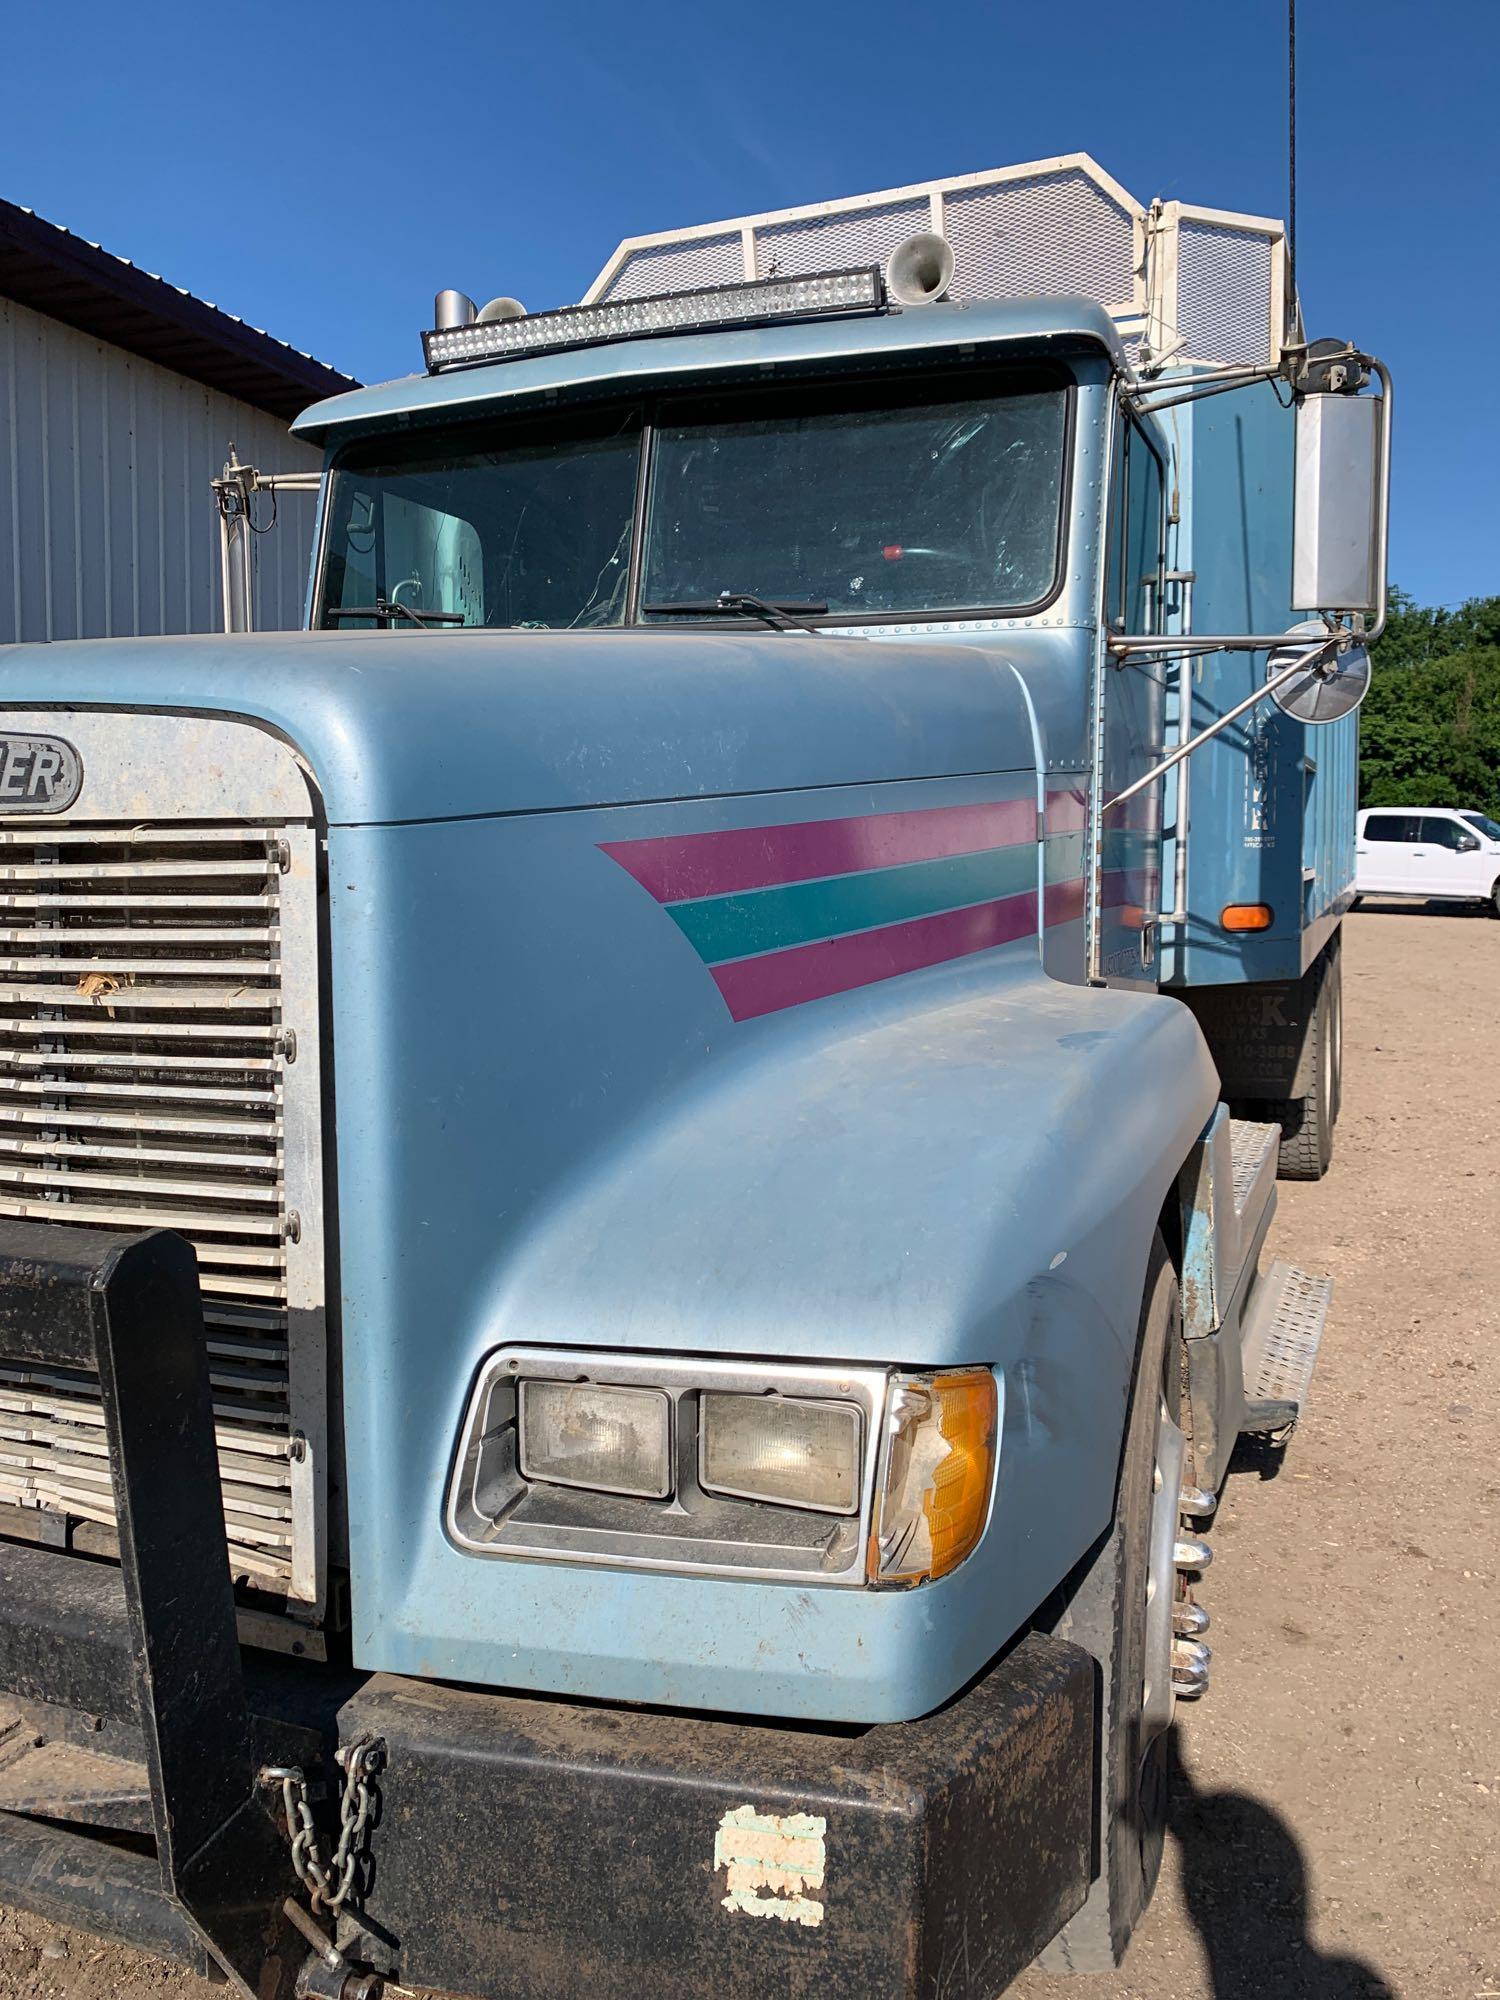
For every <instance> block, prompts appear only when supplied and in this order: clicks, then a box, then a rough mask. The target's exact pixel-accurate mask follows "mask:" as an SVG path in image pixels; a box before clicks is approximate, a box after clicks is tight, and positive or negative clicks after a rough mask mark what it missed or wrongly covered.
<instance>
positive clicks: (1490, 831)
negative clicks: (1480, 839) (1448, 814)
mask: <svg viewBox="0 0 1500 2000" xmlns="http://www.w3.org/2000/svg"><path fill="white" fill-rule="evenodd" d="M1459 818H1460V819H1466V820H1467V821H1468V822H1469V824H1470V826H1473V827H1477V828H1478V829H1479V831H1480V832H1481V833H1482V834H1483V835H1484V837H1485V839H1486V840H1500V826H1497V825H1496V824H1495V822H1494V821H1493V820H1492V819H1491V818H1490V817H1489V815H1488V814H1487V813H1460V814H1459Z"/></svg>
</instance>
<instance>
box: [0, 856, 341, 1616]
mask: <svg viewBox="0 0 1500 2000" xmlns="http://www.w3.org/2000/svg"><path fill="white" fill-rule="evenodd" d="M312 838H313V836H312V833H311V829H310V828H308V827H306V826H277V825H254V826H250V825H226V824H224V823H222V822H221V823H218V824H214V825H187V824H181V823H173V824H170V825H147V826H140V825H137V826H125V825H120V824H99V823H94V824H87V825H84V824H79V823H77V822H73V823H70V824H67V825H58V824H53V825H49V826H45V827H42V826H37V825H36V823H35V822H32V823H30V824H26V825H15V824H12V825H11V826H10V827H8V828H3V829H0V1216H28V1217H31V1218H33V1219H35V1220H43V1221H45V1220H48V1219H51V1220H56V1221H66V1222H68V1223H70V1224H74V1225H79V1224H82V1225H90V1224H92V1225H95V1226H98V1227H100V1228H111V1229H120V1228H127V1229H128V1228H145V1227H151V1226H157V1227H164V1228H170V1229H176V1230H179V1231H181V1233H182V1234H183V1235H185V1236H187V1237H188V1238H189V1239H190V1240H191V1241H192V1243H193V1244H194V1245H195V1247H196V1249H197V1254H198V1265H199V1274H200V1282H201V1285H202V1290H203V1300H204V1308H205V1316H206V1320H207V1327H208V1344H209V1357H210V1376H211V1381H212V1386H213V1395H214V1410H215V1417H216V1422H217V1435H218V1445H219V1459H220V1467H221V1470H222V1475H223V1482H224V1510H225V1520H226V1524H227V1528H228V1537H229V1545H230V1555H231V1563H232V1567H233V1569H234V1571H235V1573H236V1575H238V1576H240V1577H243V1578H245V1579H247V1580H248V1581H250V1582H252V1583H254V1584H256V1585H259V1586H260V1587H261V1588H264V1589H270V1590H273V1591H275V1592H277V1593H278V1594H280V1593H288V1594H294V1595H302V1596H311V1595H313V1594H314V1591H315V1588H316V1584H315V1581H314V1580H313V1579H312V1578H311V1576H310V1573H309V1568H308V1563H307V1561H306V1560H302V1561H300V1562H299V1561H298V1556H299V1553H305V1552H299V1551H298V1550H297V1549H295V1548H294V1543H295V1541H296V1533H295V1527H296V1524H295V1521H294V1515H295V1514H296V1512H297V1501H296V1494H295V1491H294V1489H295V1486H296V1467H297V1463H298V1461H299V1459H300V1458H302V1457H303V1456H304V1455H305V1452H306V1449H307V1444H306V1439H305V1437H304V1436H302V1435H301V1434H299V1432H298V1429H297V1426H296V1424H295V1423H294V1411H293V1403H294V1395H293V1387H294V1380H293V1378H294V1370H293V1367H292V1363H291V1358H290V1356H291V1333H290V1329H291V1324H292V1317H293V1313H294V1310H295V1308H296V1306H297V1304H298V1301H297V1298H296V1296H295V1293H296V1285H295V1283H294V1280H293V1274H292V1273H291V1272H289V1259H291V1258H294V1257H295V1255H296V1249H295V1244H296V1239H297V1238H298V1236H299V1235H300V1218H299V1216H298V1215H297V1213H296V1211H295V1209H294V1207H293V1205H292V1202H291V1201H290V1200H289V1194H288V1175H287V1155H288V1144H287V1116H286V1112H287V1093H288V1079H289V1077H295V1071H294V1069H293V1065H294V1063H295V1060H296V1056H297V1049H296V1041H295V1032H294V1031H293V1030H291V1029H290V1028H289V1024H288V1021H287V1019H286V1005H285V1001H286V993H285V988H286V976H285V975H286V974H287V972H288V969H289V966H290V963H291V957H292V954H291V951H290V949H289V947H290V944H291V942H292V940H293V939H296V940H299V941H300V942H299V949H300V950H302V951H304V952H306V953H309V954H311V955H312V956H313V958H314V960H315V955H316V934H315V930H314V928H313V923H312V915H313V912H312V908H311V904H310V903H309V902H308V897H309V896H315V887H313V886H311V885H313V884H314V883H315V875H314V870H313V867H312V859H313V855H312ZM294 859H295V862H296V868H295V877H294V874H293V867H294ZM294 900H296V901H298V903H299V907H298V908H297V909H296V910H295V911H293V910H290V909H289V907H288V905H289V903H290V902H292V901H294ZM289 920H290V924H289ZM315 974H316V966H315V963H313V964H309V965H304V966H303V967H302V979H303V982H304V986H305V988H306V990H309V991H311V992H313V993H314V994H315V992H316V983H315ZM313 1012H314V1016H315V1012H316V1009H315V1005H314V1008H313ZM312 1039H313V1041H314V1044H315V1041H316V1030H315V1026H314V1029H313V1036H312ZM311 1053H312V1054H313V1058H314V1065H315V1060H316V1052H315V1046H314V1049H313V1050H312V1052H311ZM299 1081H300V1080H299ZM307 1082H309V1083H312V1084H314V1086H315V1082H316V1079H315V1077H309V1078H308V1079H307ZM297 1151H298V1157H299V1159H302V1160H303V1163H304V1165H305V1158H304V1156H305V1155H307V1154H309V1153H311V1154H312V1155H313V1156H314V1157H315V1154H316V1148H315V1146H312V1147H308V1146H305V1145H301V1144H299V1146H298V1149H297ZM293 1193H294V1194H295V1193H296V1190H295V1189H294V1190H293ZM299 1198H302V1199H307V1200H309V1201H310V1202H311V1204H312V1205H313V1206H316V1195H307V1194H304V1195H302V1196H301V1197H299ZM317 1365H318V1369H319V1371H321V1368H322V1365H323V1363H322V1357H321V1355H319V1357H318V1364H317ZM0 1501H8V1502H10V1503H12V1504H19V1505H21V1506H32V1507H41V1508H46V1509H49V1510H51V1511H53V1512H57V1513H62V1514H67V1515H71V1516H73V1517H75V1518H76V1519H80V1520H83V1521H89V1522H96V1523H103V1524H106V1525H112V1524H113V1520H114V1508H113V1494H112V1489H111V1484H110V1470H109V1456H108V1449H107V1445H106V1442H105V1436H104V1425H103V1413H102V1410H101V1408H100V1406H99V1402H98V1397H97V1391H96V1385H95V1384H94V1382H93V1380H92V1379H91V1378H90V1377H89V1376H88V1375H87V1374H85V1373H81V1372H75V1371H69V1370H56V1369H52V1370H40V1369H29V1370H18V1369H14V1368H4V1369H0Z"/></svg>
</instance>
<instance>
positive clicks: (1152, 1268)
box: [1037, 1232, 1183, 1972]
mask: <svg viewBox="0 0 1500 2000" xmlns="http://www.w3.org/2000/svg"><path fill="white" fill-rule="evenodd" d="M1181 1346H1182V1315H1181V1308H1180V1302H1179V1298H1178V1291H1177V1276H1176V1273H1175V1272H1174V1271H1173V1269H1172V1264H1171V1260H1170V1258H1169V1257H1168V1255H1167V1249H1166V1245H1165V1244H1164V1243H1163V1241H1162V1239H1161V1235H1160V1233H1159V1232H1158V1234H1157V1235H1156V1236H1155V1238H1154V1239H1153V1241H1152V1245H1151V1261H1150V1263H1149V1265H1148V1266H1147V1271H1146V1289H1145V1297H1144V1299H1143V1301H1142V1305H1141V1317H1140V1340H1139V1348H1138V1359H1137V1362H1136V1382H1135V1390H1134V1392H1133V1394H1132V1396H1131V1401H1130V1416H1129V1419H1128V1422H1127V1426H1126V1433H1125V1450H1124V1455H1123V1458H1122V1460H1121V1465H1120V1485H1119V1493H1118V1498H1117V1500H1116V1504H1115V1519H1114V1525H1113V1527H1112V1528H1111V1529H1110V1532H1109V1535H1108V1537H1107V1538H1106V1539H1105V1541H1104V1542H1103V1543H1102V1544H1101V1546H1100V1547H1099V1549H1098V1551H1097V1552H1096V1554H1095V1555H1094V1557H1093V1558H1092V1560H1091V1561H1090V1563H1089V1566H1088V1568H1087V1570H1086V1572H1085V1574H1084V1577H1083V1581H1082V1582H1081V1583H1080V1584H1079V1585H1078V1587H1077V1589H1076V1590H1075V1591H1074V1592H1073V1595H1072V1597H1071V1598H1070V1600H1069V1602H1068V1604H1067V1606H1066V1608H1065V1610H1064V1611H1063V1613H1062V1615H1061V1617H1060V1618H1059V1619H1058V1620H1057V1621H1056V1623H1055V1624H1054V1626H1053V1630H1054V1631H1055V1632H1056V1634H1057V1636H1058V1637H1059V1638H1060V1639H1071V1640H1072V1641H1073V1643H1074V1644H1075V1645H1078V1646H1082V1647H1083V1648H1084V1650H1085V1651H1086V1652H1090V1653H1092V1654H1093V1656H1094V1658H1095V1659H1096V1660H1097V1661H1098V1662H1099V1671H1100V1708H1101V1713H1100V1757H1099V1769H1098V1772H1097V1779H1098V1784H1099V1792H1100V1797H1099V1805H1098V1812H1099V1820H1098V1825H1099V1829H1100V1841H1099V1873H1098V1876H1097V1877H1096V1879H1095V1881H1094V1884H1093V1886H1092V1888H1091V1889H1090V1890H1089V1894H1088V1900H1087V1902H1085V1904H1084V1906H1083V1908H1082V1909H1081V1910H1080V1911H1079V1912H1078V1914H1077V1915H1076V1916H1075V1917H1073V1918H1071V1919H1070V1920H1069V1921H1068V1923H1067V1924H1065V1925H1064V1927H1063V1928H1062V1930H1061V1931H1059V1933H1058V1935H1057V1936H1056V1937H1055V1938H1054V1939H1053V1940H1052V1942H1051V1944H1050V1945H1048V1946H1047V1948H1046V1949H1045V1951H1043V1953H1042V1955H1041V1957H1040V1958H1039V1959H1038V1961H1037V1963H1038V1965H1039V1966H1041V1967H1042V1968H1043V1969H1044V1970H1045V1971H1048V1972H1108V1971H1111V1970H1113V1968H1114V1967H1115V1966H1116V1965H1118V1964H1119V1963H1120V1960H1121V1959H1122V1958H1123V1957H1124V1955H1125V1947H1126V1945H1127V1944H1128V1943H1129V1942H1130V1936H1131V1932H1132V1931H1133V1930H1134V1929H1135V1926H1136V1924H1137V1922H1138V1921H1139V1919H1140V1917H1141V1915H1142V1914H1143V1912H1144V1911H1145V1908H1146V1905H1147V1904H1148V1903H1149V1902H1150V1900H1151V1895H1152V1891H1153V1890H1154V1889H1155V1887H1156V1878H1157V1874H1158V1872H1159V1870H1160V1868H1161V1856H1162V1846H1163V1842H1164V1839H1165V1835H1166V1826H1167V1788H1168V1776H1169V1769H1170V1761H1169V1760H1170V1750H1169V1745H1170V1740H1171V1739H1170V1735H1169V1733H1168V1732H1167V1730H1166V1729H1165V1728H1163V1729H1161V1730H1159V1731H1158V1732H1157V1733H1155V1734H1154V1735H1152V1736H1151V1737H1150V1738H1149V1739H1148V1740H1143V1739H1145V1736H1146V1732H1145V1729H1144V1727H1143V1706H1144V1689H1145V1678H1146V1591H1147V1582H1148V1556H1149V1542H1150V1534H1151V1521H1152V1511H1153V1503H1154V1502H1155V1501H1156V1468H1157V1457H1158V1444H1159V1438H1160V1435H1161V1431H1162V1427H1163V1422H1164V1420H1165V1421H1166V1422H1169V1423H1170V1424H1171V1425H1172V1426H1173V1427H1174V1428H1175V1426H1176V1423H1177V1420H1178V1418H1179V1416H1180V1410H1181V1396H1182V1376H1183V1367H1182V1354H1181ZM1180 1485H1181V1481H1180V1478H1179V1480H1178V1487H1179V1490H1180ZM1176 1499H1177V1495H1176V1494H1175V1493H1174V1494H1171V1495H1169V1496H1168V1499H1167V1501H1166V1503H1165V1504H1167V1505H1170V1506H1171V1508H1172V1514H1173V1519H1174V1523H1175V1520H1176V1518H1177V1505H1176Z"/></svg>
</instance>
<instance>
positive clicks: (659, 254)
mask: <svg viewBox="0 0 1500 2000" xmlns="http://www.w3.org/2000/svg"><path fill="white" fill-rule="evenodd" d="M744 275H745V255H744V251H743V250H742V248H741V246H740V238H739V232H738V231H736V232H735V234H734V235H733V236H706V237H700V238H699V239H698V240H697V241H695V242H689V243H663V244H661V245H660V246H659V247H658V248H657V249H654V250H632V251H631V253H630V255H629V256H628V257H627V258H626V259H625V262H624V263H623V264H622V265H621V266H620V268H619V270H618V271H617V272H616V273H615V275H614V277H613V278H612V279H611V281H610V283H609V286H608V288H607V289H606V290H605V292H604V294H603V296H604V297H605V298H606V299H648V298H651V297H652V296H653V295H654V294H655V293H657V292H693V291H697V290H698V288H699V287H700V286H702V285H737V284H739V283H740V282H741V280H742V279H743V278H744Z"/></svg>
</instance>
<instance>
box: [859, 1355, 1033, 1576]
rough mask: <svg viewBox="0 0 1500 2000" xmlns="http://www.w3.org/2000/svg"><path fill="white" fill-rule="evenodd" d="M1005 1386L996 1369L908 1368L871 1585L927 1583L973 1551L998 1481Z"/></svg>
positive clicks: (897, 1400) (883, 1471)
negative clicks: (915, 1371) (935, 1371)
mask: <svg viewBox="0 0 1500 2000" xmlns="http://www.w3.org/2000/svg"><path fill="white" fill-rule="evenodd" d="M999 1404H1000V1398H999V1388H998V1385H997V1383H996V1380H995V1377H994V1374H993V1373H992V1372H991V1370H989V1369H988V1368H955V1369H951V1370H949V1371H947V1372H945V1373H943V1374H940V1375H898V1376H897V1377H896V1378H895V1380H894V1381H893V1382H892V1384H891V1389H890V1399H889V1401H888V1403H887V1405H886V1426H885V1443H884V1447H883V1451H882V1457H881V1467H880V1485H879V1490H878V1492H877V1494H876V1502H875V1522H874V1528H873V1532H872V1533H871V1537H870V1548H869V1559H868V1566H867V1571H866V1574H867V1575H868V1577H869V1580H870V1582H871V1583H882V1584H906V1585H910V1584H915V1583H927V1582H930V1581H931V1580H932V1579H933V1578H935V1577H940V1576H946V1575H947V1574H948V1572H949V1571H950V1570H953V1569H957V1567H958V1565H959V1564H960V1563H961V1562H962V1561H963V1560H964V1558H965V1556H967V1555H970V1554H972V1553H973V1551H974V1549H975V1548H976V1547H977V1546H978V1543H979V1538H980V1536H981V1535H982V1534H983V1533H984V1528H985V1523H986V1521H987V1520H988V1519H989V1512H990V1495H991V1493H992V1491H993V1489H994V1484H995V1441H996V1435H997V1432H998V1428H999Z"/></svg>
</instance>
